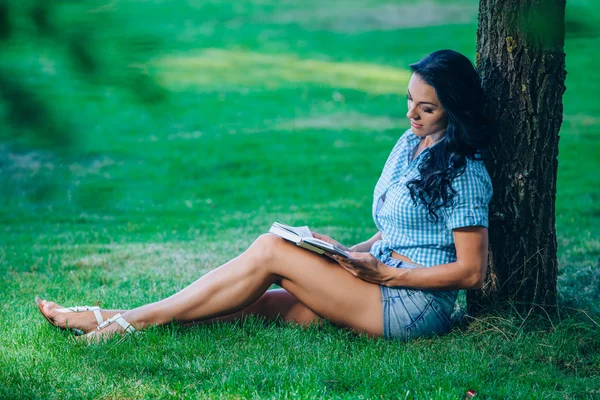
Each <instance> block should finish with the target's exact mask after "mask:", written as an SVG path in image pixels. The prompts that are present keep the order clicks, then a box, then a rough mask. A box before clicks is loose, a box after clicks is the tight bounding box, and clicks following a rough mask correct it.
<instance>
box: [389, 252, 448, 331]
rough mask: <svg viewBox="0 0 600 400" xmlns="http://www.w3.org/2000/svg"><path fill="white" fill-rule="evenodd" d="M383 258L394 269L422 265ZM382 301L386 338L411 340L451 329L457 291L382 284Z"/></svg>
mask: <svg viewBox="0 0 600 400" xmlns="http://www.w3.org/2000/svg"><path fill="white" fill-rule="evenodd" d="M381 261H382V262H383V263H385V264H386V265H389V266H390V267H394V268H422V267H421V266H419V265H416V264H412V263H409V262H406V261H402V260H398V259H395V258H392V257H391V256H390V255H382V256H381ZM380 288H381V300H382V302H383V304H382V305H383V334H384V336H385V338H386V339H400V340H404V341H407V340H411V339H414V338H417V337H426V336H431V335H441V334H443V333H447V332H448V331H450V329H451V328H452V318H451V315H452V312H453V311H454V303H455V302H456V296H457V294H458V290H417V289H408V288H405V287H401V286H397V287H387V286H380Z"/></svg>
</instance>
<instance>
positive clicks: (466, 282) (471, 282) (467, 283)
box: [462, 266, 486, 289]
mask: <svg viewBox="0 0 600 400" xmlns="http://www.w3.org/2000/svg"><path fill="white" fill-rule="evenodd" d="M485 272H486V267H485V266H484V267H480V266H473V268H468V272H467V273H466V274H465V277H464V279H463V281H462V286H463V289H481V288H482V287H483V281H484V280H485Z"/></svg>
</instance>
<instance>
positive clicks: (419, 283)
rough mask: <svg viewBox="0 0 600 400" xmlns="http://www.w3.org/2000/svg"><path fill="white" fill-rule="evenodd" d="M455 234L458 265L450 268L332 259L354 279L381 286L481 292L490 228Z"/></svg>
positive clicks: (365, 256)
mask: <svg viewBox="0 0 600 400" xmlns="http://www.w3.org/2000/svg"><path fill="white" fill-rule="evenodd" d="M452 233H453V235H454V245H455V246H456V261H455V262H453V263H449V264H441V265H436V266H434V267H429V268H425V267H423V268H393V267H390V266H388V265H386V264H384V263H382V262H381V261H380V260H379V259H378V258H376V257H374V256H373V255H371V254H370V253H364V252H351V253H350V255H351V256H352V258H351V259H348V258H344V257H341V256H337V255H333V256H332V258H334V259H335V260H336V261H337V262H338V263H339V264H340V265H341V266H342V267H343V268H345V269H346V270H347V271H348V272H350V273H351V274H352V275H354V276H356V277H358V278H360V279H362V280H365V281H367V282H371V283H376V284H378V285H384V286H402V287H408V288H413V289H438V290H457V289H477V288H480V287H481V285H482V284H483V279H484V278H485V271H486V268H487V259H488V230H487V228H484V227H464V228H457V229H454V230H453V231H452ZM376 236H377V235H375V236H374V237H376Z"/></svg>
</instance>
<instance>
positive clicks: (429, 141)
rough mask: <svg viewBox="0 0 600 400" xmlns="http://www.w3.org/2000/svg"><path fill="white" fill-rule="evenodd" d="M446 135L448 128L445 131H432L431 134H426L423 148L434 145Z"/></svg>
mask: <svg viewBox="0 0 600 400" xmlns="http://www.w3.org/2000/svg"><path fill="white" fill-rule="evenodd" d="M445 135H446V130H445V129H444V130H443V131H439V132H435V133H432V134H431V135H427V136H425V138H424V139H423V148H427V147H429V146H433V145H434V144H436V143H437V142H439V141H440V140H442V139H443V138H444V136H445Z"/></svg>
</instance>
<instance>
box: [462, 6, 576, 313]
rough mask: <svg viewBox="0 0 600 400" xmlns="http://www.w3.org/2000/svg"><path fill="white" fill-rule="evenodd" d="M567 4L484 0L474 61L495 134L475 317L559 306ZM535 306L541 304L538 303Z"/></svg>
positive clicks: (472, 306)
mask: <svg viewBox="0 0 600 400" xmlns="http://www.w3.org/2000/svg"><path fill="white" fill-rule="evenodd" d="M564 17H565V0H480V4H479V26H478V29H477V54H476V64H477V68H478V70H479V73H480V76H481V78H482V85H483V90H484V92H485V95H486V99H487V105H486V108H487V112H488V116H489V118H490V126H491V127H492V129H493V132H494V133H493V138H492V143H491V148H490V157H489V159H488V161H487V167H488V170H489V172H490V175H491V177H492V181H493V187H494V196H493V198H492V203H491V204H490V226H489V233H490V263H489V267H488V274H487V277H486V282H485V284H484V287H483V289H482V290H477V291H470V292H469V293H468V295H467V300H468V309H469V312H470V313H477V312H480V311H481V309H482V308H488V307H497V306H498V305H500V304H502V303H507V302H511V303H512V304H513V305H514V306H516V307H517V308H518V309H519V310H523V311H526V312H527V311H529V310H531V309H533V310H534V311H535V310H538V311H540V310H541V309H544V308H545V309H548V308H551V307H552V306H554V305H555V304H556V274H557V243H556V229H555V201H556V173H557V168H558V159H557V157H558V141H559V135H558V133H559V130H560V126H561V124H562V115H563V106H562V96H563V93H564V91H565V76H566V71H565V53H564V38H565V29H564V26H565V23H564ZM537 306H541V308H540V307H537Z"/></svg>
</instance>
